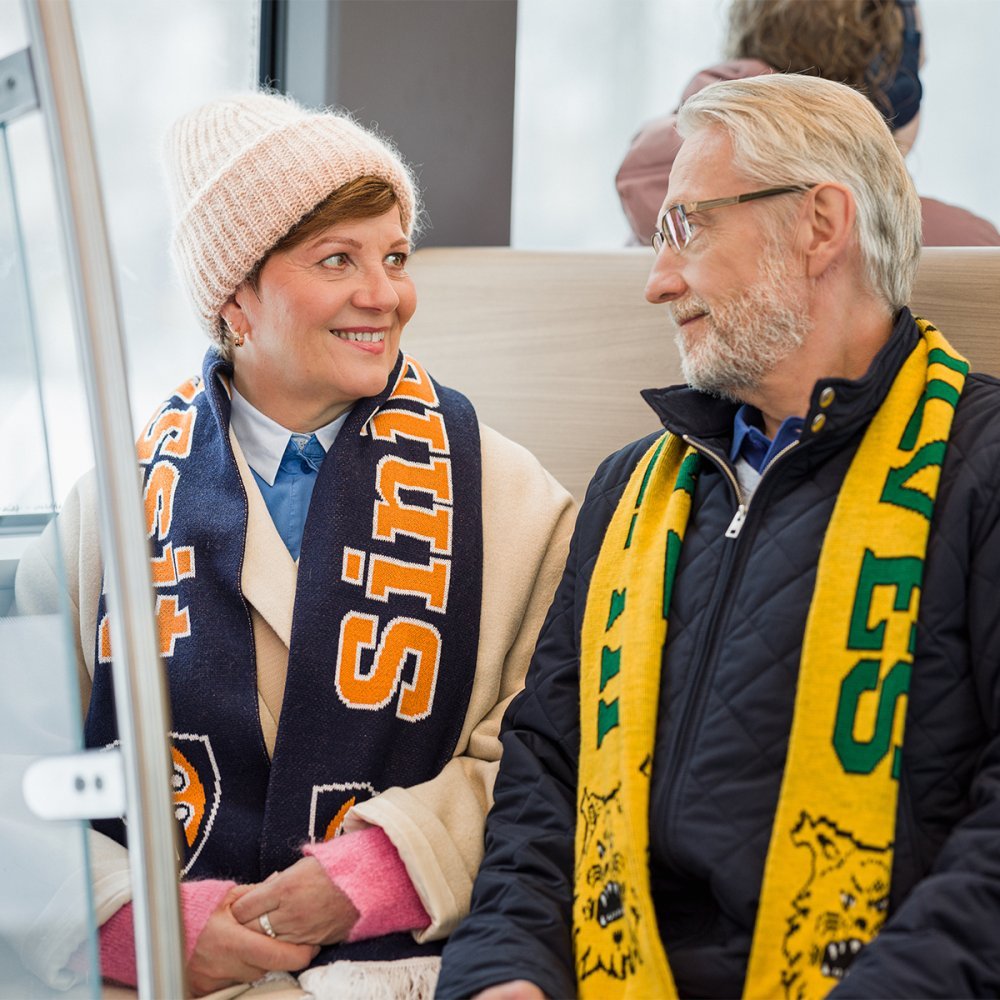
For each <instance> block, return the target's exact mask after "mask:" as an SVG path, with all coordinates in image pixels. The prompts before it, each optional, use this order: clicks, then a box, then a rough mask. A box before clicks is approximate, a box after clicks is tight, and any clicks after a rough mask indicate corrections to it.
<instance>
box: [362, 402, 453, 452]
mask: <svg viewBox="0 0 1000 1000" xmlns="http://www.w3.org/2000/svg"><path fill="white" fill-rule="evenodd" d="M371 433H372V437H373V438H375V440H376V441H393V442H395V441H398V440H399V438H401V437H405V438H409V439H410V440H412V441H424V442H426V444H427V446H428V447H429V448H430V450H431V451H436V452H443V453H444V454H447V453H448V435H447V433H446V432H445V429H444V417H442V416H441V414H440V413H436V412H435V411H433V410H429V411H428V412H426V413H413V412H412V411H410V410H380V411H379V412H378V413H376V414H375V416H374V417H372V419H371Z"/></svg>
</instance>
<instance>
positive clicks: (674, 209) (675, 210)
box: [650, 184, 810, 254]
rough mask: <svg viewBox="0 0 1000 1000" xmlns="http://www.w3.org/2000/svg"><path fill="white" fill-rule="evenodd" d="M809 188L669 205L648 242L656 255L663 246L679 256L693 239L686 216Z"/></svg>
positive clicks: (781, 188)
mask: <svg viewBox="0 0 1000 1000" xmlns="http://www.w3.org/2000/svg"><path fill="white" fill-rule="evenodd" d="M809 187H810V185H805V184H796V185H792V186H789V187H773V188H764V189H763V190H762V191H749V192H748V193H747V194H737V195H733V196H732V197H730V198H712V199H711V200H710V201H692V202H688V204H686V205H671V206H670V208H668V209H667V210H666V211H665V212H664V213H663V215H662V216H661V217H660V223H659V225H658V226H657V227H656V232H654V233H653V238H652V240H651V241H650V242H651V243H652V244H653V250H654V251H655V252H656V253H657V254H659V252H660V251H661V250H662V249H663V247H664V246H665V245H668V246H669V247H670V249H671V250H673V251H674V253H680V252H681V251H682V250H685V249H686V248H687V245H688V244H689V243H690V242H691V237H692V236H693V235H694V230H693V229H692V226H691V222H690V221H689V219H688V214H692V215H693V214H694V213H695V212H707V211H709V209H713V208H724V207H725V206H726V205H739V204H742V203H743V202H744V201H756V200H757V199H758V198H770V197H772V196H773V195H776V194H793V193H796V192H801V191H808V190H809Z"/></svg>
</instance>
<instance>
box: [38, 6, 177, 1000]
mask: <svg viewBox="0 0 1000 1000" xmlns="http://www.w3.org/2000/svg"><path fill="white" fill-rule="evenodd" d="M25 7H26V12H27V16H28V22H29V26H30V31H31V53H32V59H33V63H34V69H35V77H36V85H37V88H38V95H39V103H40V104H41V107H42V111H43V112H44V116H45V120H46V124H47V128H48V132H49V138H50V143H51V149H52V157H53V160H54V167H55V175H56V188H57V190H58V195H59V200H60V207H61V209H62V219H63V224H64V227H65V233H66V246H67V256H68V266H69V273H70V276H71V279H72V285H73V303H74V309H75V313H76V332H77V340H78V344H79V349H80V356H81V359H82V364H83V371H84V377H85V381H86V385H87V398H88V404H89V410H90V422H91V430H92V433H93V438H94V452H95V457H96V459H97V478H98V486H99V489H100V494H101V499H102V502H101V543H102V550H103V553H104V559H105V566H104V574H105V580H106V584H107V593H108V608H109V612H110V613H109V619H110V625H111V644H112V649H113V650H114V660H113V671H114V673H113V677H114V687H115V703H116V709H117V721H118V734H119V737H120V738H121V746H122V753H123V756H124V763H125V781H126V791H127V795H128V841H129V858H130V864H131V871H132V909H133V917H134V926H135V945H136V967H137V971H138V986H139V994H140V996H142V997H181V996H183V995H185V984H184V966H183V958H182V956H183V947H182V941H183V938H182V932H181V922H180V909H179V906H178V898H177V852H176V838H177V823H176V822H175V820H174V816H173V803H172V801H171V795H170V783H169V776H170V773H171V765H170V757H169V753H168V750H167V740H166V733H167V730H168V728H169V726H168V724H167V719H168V712H167V705H168V702H167V692H166V683H165V679H164V675H163V667H162V663H161V660H160V657H159V652H158V650H159V643H158V639H157V634H156V629H155V627H154V621H155V619H154V613H153V601H152V579H151V576H150V569H149V553H148V543H147V541H146V536H145V529H144V517H143V510H142V503H141V499H140V488H139V485H140V484H139V478H138V473H137V466H136V457H135V446H134V442H133V432H132V416H131V412H130V407H129V402H128V393H127V390H126V386H127V381H126V369H125V356H124V347H123V340H122V334H121V323H120V319H119V317H120V315H121V314H120V310H119V307H118V296H117V284H116V281H115V276H114V271H113V269H112V265H111V253H110V244H109V241H108V235H107V229H106V226H105V217H104V203H103V199H102V197H101V187H100V180H99V176H98V172H97V160H96V156H95V152H94V145H93V141H92V137H91V130H90V114H89V109H88V107H87V102H86V99H85V97H84V89H83V78H82V74H81V72H80V62H79V58H78V55H77V48H76V38H75V35H74V32H73V21H72V15H71V12H70V7H69V3H68V2H67V0H25ZM154 928H155V934H154V933H153V931H154Z"/></svg>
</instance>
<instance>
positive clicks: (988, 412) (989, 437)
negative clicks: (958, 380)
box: [952, 371, 1000, 450]
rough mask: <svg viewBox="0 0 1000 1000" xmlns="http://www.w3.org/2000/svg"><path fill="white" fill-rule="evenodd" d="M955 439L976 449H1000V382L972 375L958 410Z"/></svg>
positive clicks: (993, 378) (969, 377)
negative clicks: (999, 447)
mask: <svg viewBox="0 0 1000 1000" xmlns="http://www.w3.org/2000/svg"><path fill="white" fill-rule="evenodd" d="M952 439H953V440H954V439H960V440H963V442H964V443H965V444H967V445H968V446H970V447H972V446H975V447H976V450H979V449H980V448H994V447H997V446H1000V379H997V378H995V377H994V376H993V375H987V374H984V373H983V372H975V371H974V372H970V373H969V376H968V378H966V380H965V388H964V389H963V390H962V395H961V398H960V399H959V401H958V408H957V409H956V410H955V423H954V426H953V428H952Z"/></svg>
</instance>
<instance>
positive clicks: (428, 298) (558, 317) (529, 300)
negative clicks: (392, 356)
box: [403, 248, 1000, 498]
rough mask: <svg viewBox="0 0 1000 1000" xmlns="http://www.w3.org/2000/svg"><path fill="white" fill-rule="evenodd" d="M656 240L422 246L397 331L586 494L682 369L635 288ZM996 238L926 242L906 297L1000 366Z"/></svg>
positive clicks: (656, 316) (662, 323)
mask: <svg viewBox="0 0 1000 1000" xmlns="http://www.w3.org/2000/svg"><path fill="white" fill-rule="evenodd" d="M652 260H653V257H652V251H649V250H642V249H634V250H614V251H608V252H603V253H589V252H569V251H567V252H540V251H527V250H511V249H508V248H499V249H490V248H468V249H465V248H458V249H428V250H421V251H418V252H417V253H416V254H414V256H413V259H412V265H411V268H410V270H411V273H412V274H413V276H414V280H415V282H416V285H417V293H418V298H419V307H418V309H417V312H416V315H415V316H414V318H413V320H412V322H411V323H410V326H409V327H408V328H407V333H406V336H405V338H404V341H403V343H404V346H405V348H406V350H408V351H410V352H411V353H413V354H414V355H415V356H416V357H417V358H419V359H420V360H421V361H422V362H423V363H424V364H426V365H427V367H428V368H429V369H430V371H431V372H432V373H433V374H434V376H435V378H437V379H438V381H440V382H443V383H444V384H445V385H450V386H453V387H454V388H456V389H460V390H462V392H464V393H466V395H468V396H469V397H470V398H471V399H472V401H473V402H474V403H475V405H476V409H477V410H478V412H479V416H480V419H481V420H482V421H483V422H484V423H487V424H489V425H490V426H492V427H495V428H496V429H497V430H498V431H500V432H502V433H503V434H506V435H507V436H508V437H510V438H512V439H513V440H515V441H519V442H520V443H521V444H523V445H525V446H526V447H527V448H529V449H531V451H533V452H534V453H535V455H537V456H538V458H539V460H540V461H541V462H542V464H543V465H545V467H546V468H547V469H549V471H550V472H552V474H553V475H554V476H555V477H556V478H557V479H558V480H559V481H560V482H562V483H563V485H564V486H566V488H567V489H568V490H570V491H571V492H572V493H573V494H574V495H575V496H577V497H578V498H582V496H583V493H584V491H585V490H586V486H587V482H588V481H589V479H590V476H591V474H592V473H593V471H594V469H595V468H596V467H597V465H598V464H599V463H600V461H601V459H603V458H604V457H605V456H606V455H608V454H610V453H611V452H612V451H614V450H616V449H617V448H619V447H621V446H622V445H623V444H626V443H628V442H629V441H631V440H633V439H635V438H637V437H641V436H642V435H644V434H646V433H648V432H649V431H653V430H656V429H657V427H658V423H657V420H656V418H655V416H654V415H653V413H652V411H651V410H649V409H648V407H647V406H646V404H645V403H644V402H643V401H642V399H641V398H640V397H639V389H641V388H644V387H648V386H661V385H668V384H670V383H672V382H677V381H679V380H680V376H679V368H678V359H677V350H676V348H675V346H674V328H673V326H672V324H671V322H670V317H669V313H668V311H667V310H666V309H664V308H662V307H657V306H652V305H649V304H648V303H647V302H646V301H645V299H644V298H643V286H644V285H645V281H646V275H647V273H648V271H649V267H650V265H651V264H652ZM998 306H1000V249H997V248H975V249H972V248H970V249H950V248H932V249H927V250H925V251H924V255H923V259H922V261H921V265H920V273H919V276H918V278H917V284H916V288H915V289H914V294H913V309H914V311H915V312H916V313H917V314H918V315H921V316H925V317H927V318H928V319H930V320H932V321H933V322H934V323H935V325H936V326H938V327H939V328H940V329H941V330H943V331H944V333H945V335H946V336H947V337H948V338H949V339H950V340H951V341H952V343H953V344H954V345H955V346H956V347H957V348H958V349H959V350H961V351H963V352H964V353H965V354H966V356H967V357H969V358H970V360H971V361H972V364H973V367H974V368H975V369H977V370H979V371H987V372H990V373H991V374H994V375H1000V323H998V322H997V319H996V312H997V309H998Z"/></svg>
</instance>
